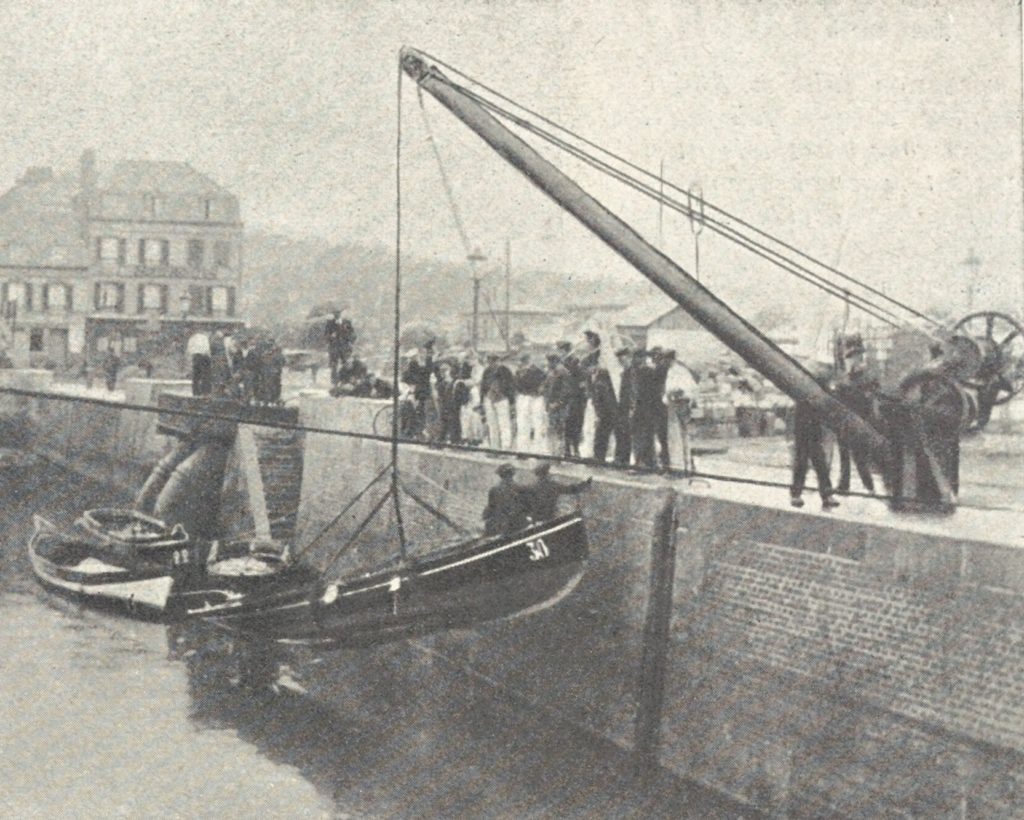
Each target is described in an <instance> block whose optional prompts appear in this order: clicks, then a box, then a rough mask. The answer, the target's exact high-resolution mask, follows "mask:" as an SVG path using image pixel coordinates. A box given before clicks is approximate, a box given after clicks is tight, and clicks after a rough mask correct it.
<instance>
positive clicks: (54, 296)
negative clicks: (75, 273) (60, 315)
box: [43, 283, 71, 312]
mask: <svg viewBox="0 0 1024 820" xmlns="http://www.w3.org/2000/svg"><path fill="white" fill-rule="evenodd" d="M43 309H44V310H47V311H49V310H52V311H57V312H60V311H65V310H71V286H70V285H64V284H59V283H58V284H51V285H44V286H43Z"/></svg>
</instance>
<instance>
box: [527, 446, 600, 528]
mask: <svg viewBox="0 0 1024 820" xmlns="http://www.w3.org/2000/svg"><path fill="white" fill-rule="evenodd" d="M533 474H534V475H535V476H536V477H537V479H536V481H535V482H534V483H533V484H532V485H531V486H529V487H526V488H524V489H523V494H524V495H525V496H526V505H527V515H529V516H530V518H531V519H532V521H533V522H534V523H537V522H539V521H549V520H550V519H552V518H554V517H555V516H556V515H557V514H558V498H559V496H562V495H575V494H577V493H579V492H581V491H583V490H585V489H586V488H587V487H589V486H590V484H591V482H592V481H593V478H587V479H585V480H583V481H577V482H575V483H572V484H563V483H562V482H560V481H555V480H554V479H553V478H552V477H551V465H550V464H549V463H548V462H546V461H543V462H541V463H540V464H538V465H537V466H536V467H534V468H533Z"/></svg>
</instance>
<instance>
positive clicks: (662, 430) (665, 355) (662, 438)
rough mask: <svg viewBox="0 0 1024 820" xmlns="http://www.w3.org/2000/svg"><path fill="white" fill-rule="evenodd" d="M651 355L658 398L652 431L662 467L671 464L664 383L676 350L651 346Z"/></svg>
mask: <svg viewBox="0 0 1024 820" xmlns="http://www.w3.org/2000/svg"><path fill="white" fill-rule="evenodd" d="M651 355H652V357H653V362H654V370H655V373H656V377H657V383H656V384H655V388H654V389H655V394H656V395H657V397H658V398H657V401H656V402H655V404H654V408H653V409H654V412H655V414H656V416H657V418H656V419H655V428H654V433H655V435H656V436H657V438H658V461H659V462H660V464H661V466H662V467H668V466H669V465H670V464H671V459H670V457H669V452H668V405H667V404H666V403H665V383H666V382H667V381H668V371H669V370H671V369H672V365H673V363H674V362H675V359H676V352H675V351H674V350H662V349H661V348H659V347H653V348H651Z"/></svg>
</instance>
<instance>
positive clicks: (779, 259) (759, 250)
mask: <svg viewBox="0 0 1024 820" xmlns="http://www.w3.org/2000/svg"><path fill="white" fill-rule="evenodd" d="M463 90H464V91H465V93H466V94H467V95H468V96H470V97H473V98H474V99H475V100H476V101H477V102H479V103H480V104H481V105H482V106H483V107H485V108H486V109H487V110H489V111H491V112H492V113H494V114H495V115H497V116H500V117H502V118H504V119H507V120H508V121H509V122H513V123H515V124H516V125H519V126H520V127H522V128H523V129H525V130H527V131H529V132H530V133H533V134H535V135H536V136H538V137H540V138H541V139H543V140H545V141H547V142H549V143H551V144H552V145H554V146H555V147H557V148H559V149H561V150H563V151H565V152H566V153H569V154H571V155H572V156H574V157H576V158H577V159H579V160H580V161H581V162H583V163H585V164H587V165H590V166H591V167H593V168H595V169H596V170H598V171H600V172H602V173H604V174H606V175H607V176H610V177H612V178H613V179H616V180H618V181H619V182H621V183H623V184H624V185H626V186H627V187H630V188H632V189H633V190H635V191H637V192H638V193H640V194H641V195H643V196H647V197H648V198H650V199H653V200H655V201H658V202H661V203H662V204H665V205H668V207H669V208H671V209H672V210H674V211H677V212H679V213H681V214H683V215H684V216H688V217H691V218H698V219H701V220H702V222H703V223H704V224H707V225H708V226H709V227H710V228H711V229H712V230H713V231H715V232H716V233H718V234H719V235H721V236H723V237H725V238H726V239H729V240H730V241H732V242H734V243H735V244H737V245H739V246H740V247H742V248H744V249H745V250H748V251H750V252H751V253H753V254H754V255H756V256H759V257H760V258H762V259H764V260H766V261H768V262H770V263H772V264H774V265H775V266H777V267H779V268H781V269H782V270H784V271H786V272H787V273H789V274H791V275H792V276H794V277H796V278H797V279H800V280H801V281H804V282H806V283H808V284H810V285H812V286H814V287H817V288H818V289H820V290H823V291H824V292H825V293H828V294H829V295H831V296H834V297H835V298H837V299H841V300H846V299H847V298H851V299H853V300H856V302H857V307H858V308H859V309H860V310H862V311H863V312H865V313H867V314H869V315H871V316H873V317H874V318H876V319H878V320H879V321H881V322H883V323H885V324H888V325H891V326H892V327H902V326H903V324H904V323H903V321H902V320H901V319H900V317H899V316H898V315H897V314H896V313H893V312H892V311H891V310H889V309H888V308H885V307H882V306H881V305H878V304H876V303H873V302H872V301H871V300H869V299H868V298H867V297H865V296H861V295H860V294H853V293H851V292H850V291H849V289H848V288H841V287H840V286H839V285H837V284H834V283H832V282H830V281H829V280H828V279H826V278H825V277H823V276H821V274H818V273H815V272H814V271H812V270H810V269H809V268H806V267H804V266H803V265H800V264H799V263H797V262H795V261H793V260H791V259H787V258H786V257H785V256H784V255H783V254H782V253H781V252H779V251H777V250H774V249H772V248H770V247H768V246H767V245H764V244H762V243H760V242H757V241H756V240H754V239H752V238H750V237H748V236H745V235H743V234H742V233H741V232H740V231H738V230H736V229H735V228H733V227H732V226H730V225H727V224H726V223H724V222H722V221H721V220H717V219H715V218H714V217H708V216H707V215H704V216H703V217H700V216H699V211H698V210H696V209H692V208H690V207H689V206H687V205H685V204H683V203H682V202H680V201H679V200H676V199H673V198H671V197H668V196H664V195H662V194H659V192H658V191H657V190H656V189H655V188H654V187H653V186H650V185H647V184H646V183H643V182H641V181H640V180H638V179H636V178H635V177H632V176H630V175H629V174H627V173H626V172H624V171H621V170H620V169H617V168H614V167H613V166H611V165H609V164H608V163H606V162H604V161H603V160H601V159H599V158H597V157H594V156H593V155H591V154H588V153H587V152H585V151H583V150H582V149H579V148H577V147H576V146H573V145H571V144H569V143H567V142H565V141H564V140H561V139H559V138H558V137H555V136H554V135H552V134H550V133H549V132H546V131H544V130H543V129H541V128H539V127H538V126H536V125H534V124H533V123H530V122H528V121H526V120H523V119H522V118H520V117H518V116H516V115H515V114H512V113H511V112H509V111H506V110H505V109H502V108H501V107H500V106H495V105H494V104H493V103H490V102H489V101H488V100H485V99H484V98H482V97H475V96H474V95H473V93H472V92H470V91H468V90H467V89H463ZM887 317H888V318H887Z"/></svg>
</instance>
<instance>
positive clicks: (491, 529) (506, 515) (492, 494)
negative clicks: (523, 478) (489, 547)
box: [484, 464, 529, 535]
mask: <svg viewBox="0 0 1024 820" xmlns="http://www.w3.org/2000/svg"><path fill="white" fill-rule="evenodd" d="M497 472H498V478H499V481H498V483H497V484H495V485H494V486H493V487H491V489H490V490H489V491H488V492H487V506H486V507H485V508H484V535H506V534H508V533H513V532H516V531H518V530H521V529H522V528H523V527H525V526H526V525H527V524H528V523H529V521H528V519H527V507H526V497H525V494H524V492H523V488H522V487H520V486H519V485H518V484H516V483H515V481H514V480H513V477H514V476H515V474H516V468H515V467H513V466H512V465H511V464H502V465H501V466H500V467H498V470H497Z"/></svg>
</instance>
